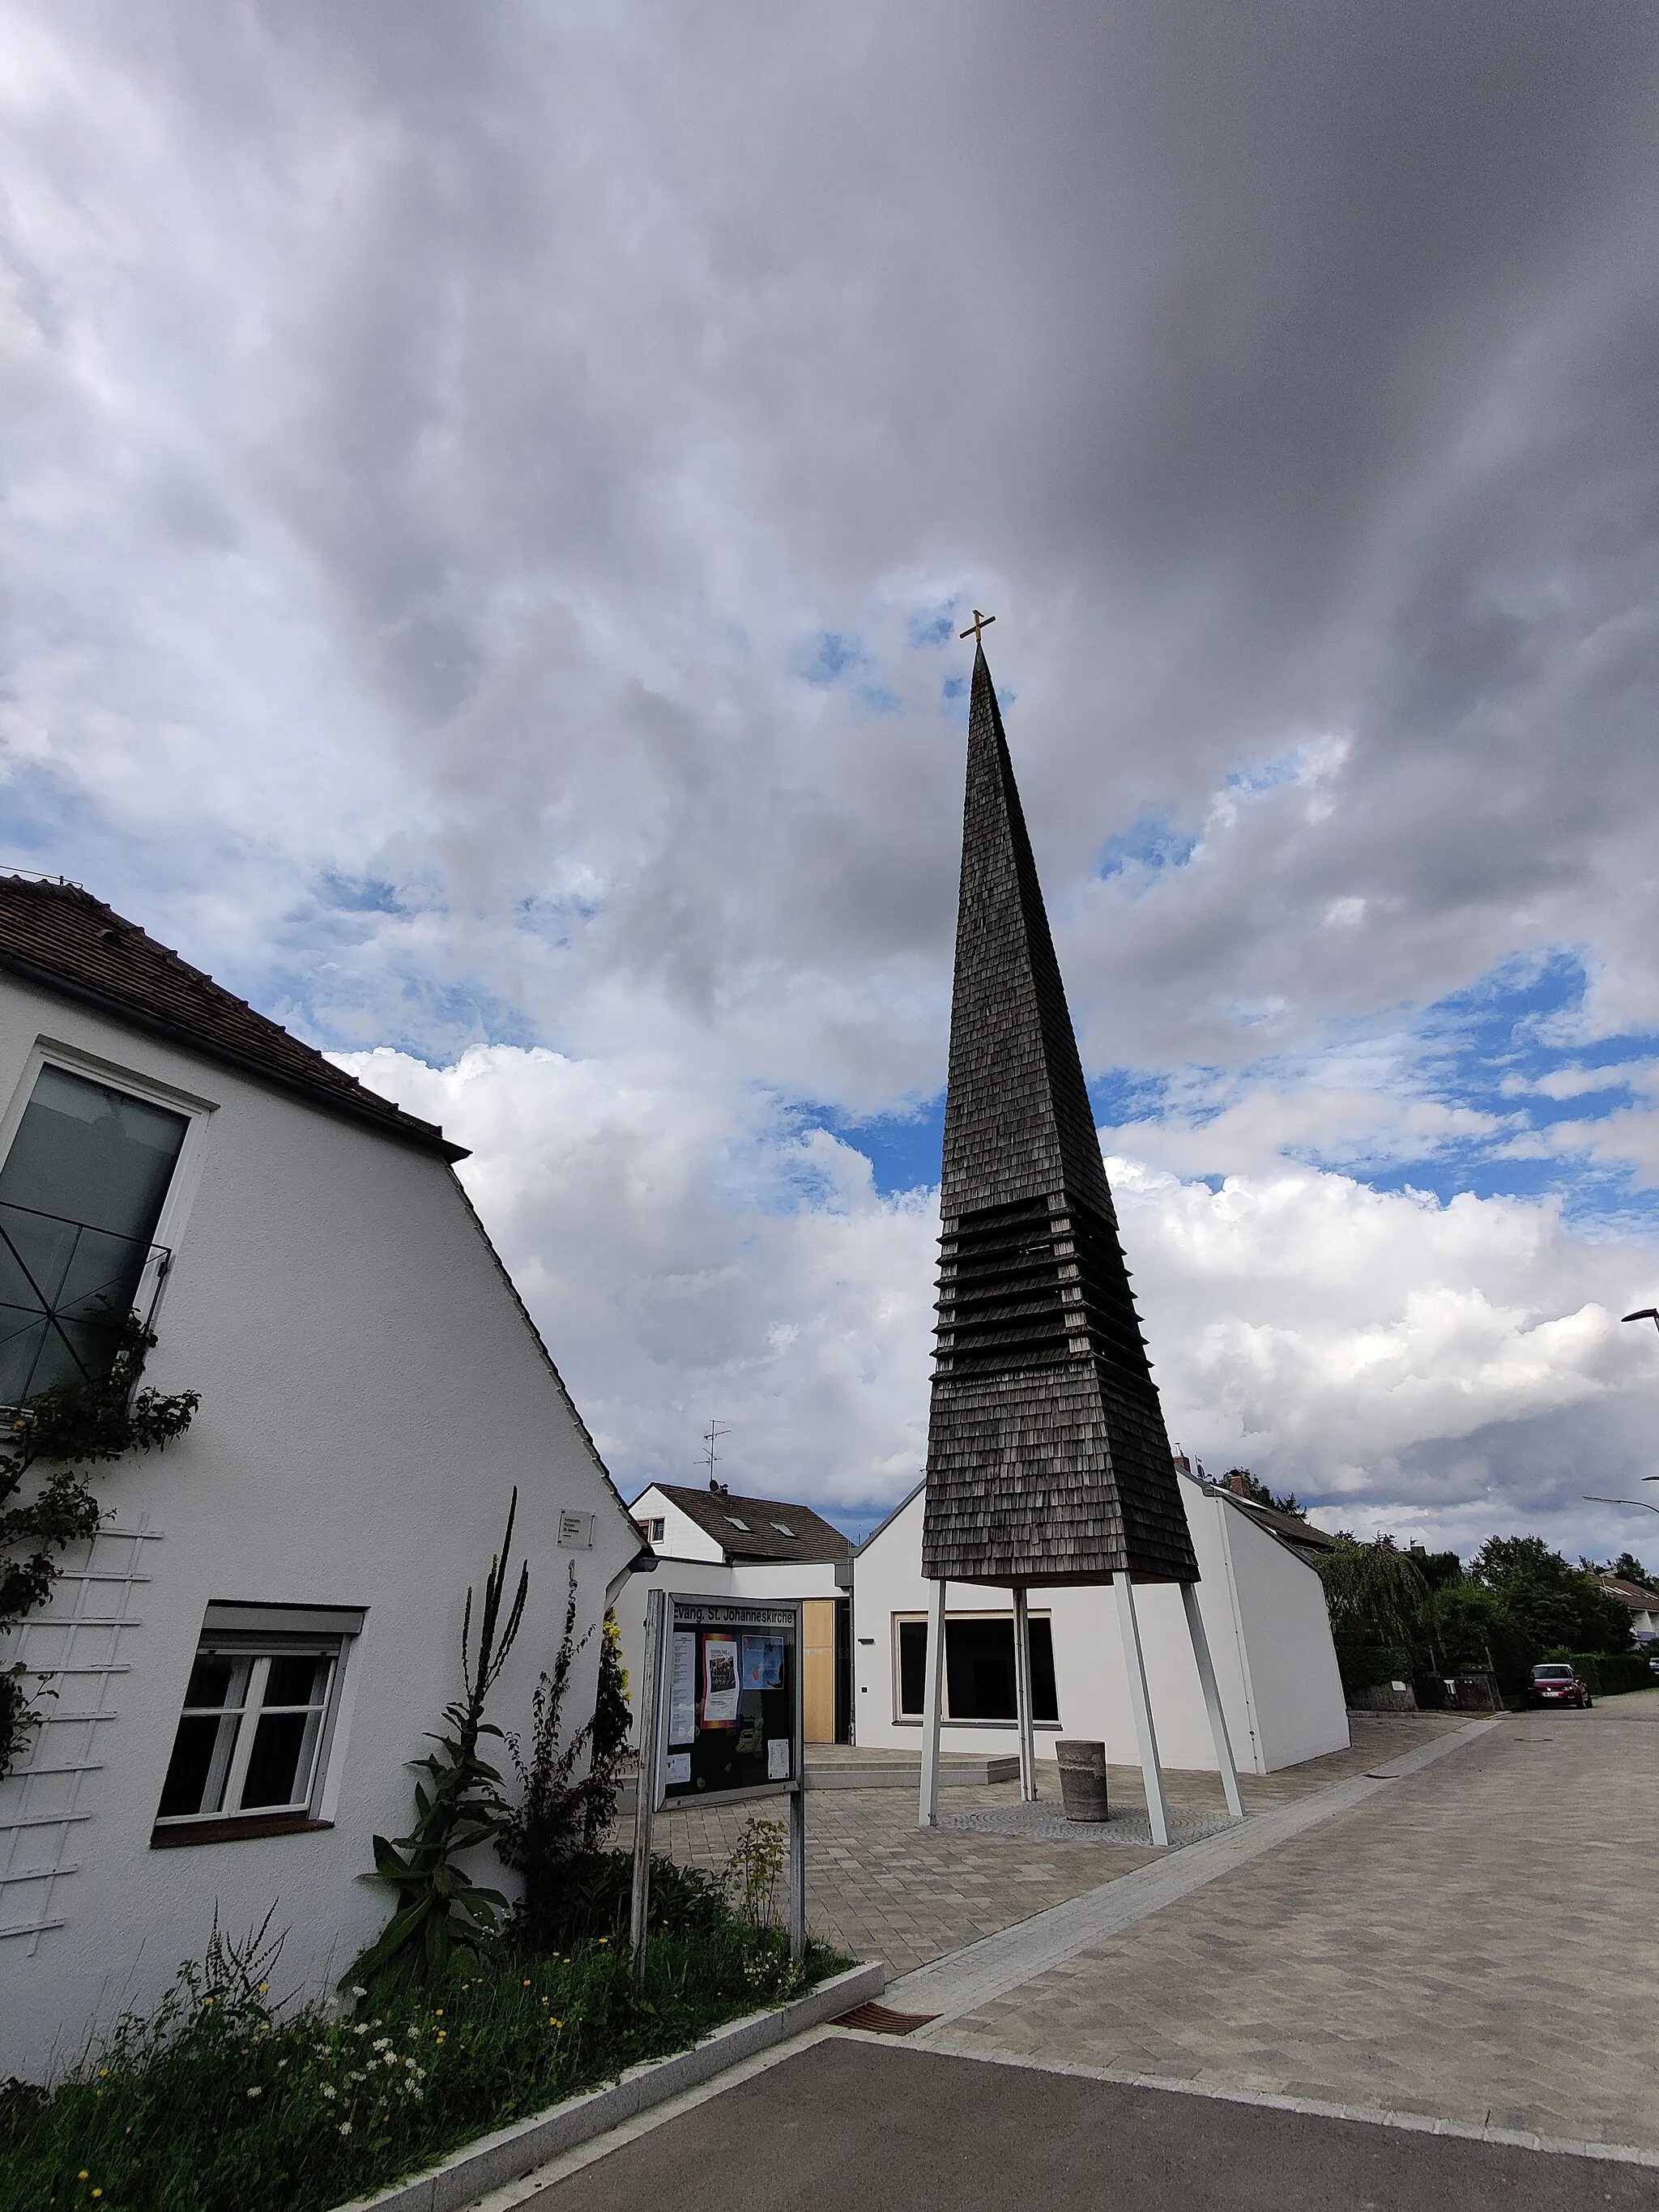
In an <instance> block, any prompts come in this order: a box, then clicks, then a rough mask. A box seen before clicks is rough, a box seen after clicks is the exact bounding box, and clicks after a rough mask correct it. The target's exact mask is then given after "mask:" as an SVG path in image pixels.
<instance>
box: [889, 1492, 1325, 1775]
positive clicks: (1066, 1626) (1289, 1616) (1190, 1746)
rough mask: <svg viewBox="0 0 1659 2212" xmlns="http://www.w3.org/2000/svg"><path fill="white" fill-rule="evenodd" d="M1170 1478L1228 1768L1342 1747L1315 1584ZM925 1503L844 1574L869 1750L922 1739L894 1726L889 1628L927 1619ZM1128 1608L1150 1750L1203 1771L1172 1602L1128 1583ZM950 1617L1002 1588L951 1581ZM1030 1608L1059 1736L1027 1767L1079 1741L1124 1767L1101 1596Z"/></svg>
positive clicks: (967, 1733)
mask: <svg viewBox="0 0 1659 2212" xmlns="http://www.w3.org/2000/svg"><path fill="white" fill-rule="evenodd" d="M1179 1480H1180V1484H1181V1496H1182V1504H1183V1505H1184V1506H1185V1508H1186V1511H1187V1521H1188V1528H1190V1529H1191V1531H1192V1536H1193V1544H1194V1551H1195V1552H1196V1553H1197V1557H1198V1565H1199V1572H1200V1577H1201V1580H1200V1584H1199V1603H1200V1610H1201V1612H1202V1613H1203V1617H1204V1625H1205V1633H1206V1637H1207V1638H1208V1640H1209V1644H1210V1650H1211V1653H1212V1656H1213V1659H1214V1662H1215V1669H1216V1678H1217V1680H1218V1683H1219V1685H1220V1689H1221V1699H1222V1705H1223V1709H1224V1711H1225V1713H1226V1716H1227V1726H1228V1732H1229V1734H1230V1735H1231V1739H1232V1745H1233V1753H1234V1756H1235V1758H1236V1759H1237V1763H1238V1765H1239V1766H1240V1768H1241V1769H1243V1771H1246V1772H1254V1773H1258V1774H1266V1773H1269V1772H1271V1771H1273V1769H1274V1768H1276V1767H1279V1766H1284V1765H1290V1764H1291V1763H1292V1761H1294V1760H1296V1759H1308V1758H1312V1757H1315V1756H1316V1755H1317V1754H1318V1753H1322V1752H1327V1751H1337V1750H1341V1749H1344V1748H1345V1747H1346V1745H1347V1742H1348V1724H1347V1715H1346V1709H1345V1707H1344V1705H1343V1700H1342V1691H1341V1684H1340V1680H1339V1679H1338V1677H1337V1671H1336V1655H1335V1652H1334V1648H1333V1646H1332V1643H1331V1634H1330V1626H1329V1622H1328V1619H1327V1617H1326V1613H1325V1603H1324V1596H1323V1593H1322V1589H1321V1587H1320V1583H1319V1577H1318V1576H1317V1575H1316V1574H1315V1572H1314V1571H1313V1570H1312V1568H1311V1567H1310V1566H1309V1565H1307V1564H1306V1563H1305V1561H1304V1560H1301V1559H1297V1557H1296V1556H1295V1554H1294V1553H1291V1551H1289V1550H1287V1549H1286V1548H1285V1546H1284V1545H1282V1544H1279V1543H1278V1542H1276V1541H1274V1539H1273V1538H1272V1537H1271V1536H1267V1535H1265V1534H1263V1533H1262V1532H1261V1530H1259V1529H1257V1528H1255V1527H1254V1525H1253V1524H1251V1523H1250V1522H1249V1521H1248V1519H1247V1518H1246V1516H1244V1515H1243V1514H1242V1513H1239V1512H1236V1511H1234V1510H1232V1509H1231V1508H1230V1507H1229V1506H1228V1505H1227V1504H1226V1503H1225V1499H1223V1498H1219V1497H1218V1496H1216V1495H1215V1494H1214V1493H1213V1492H1210V1491H1208V1490H1206V1488H1205V1487H1204V1486H1202V1485H1201V1484H1200V1483H1197V1482H1195V1481H1194V1480H1191V1478H1190V1477H1188V1476H1185V1475H1182V1476H1180V1477H1179ZM924 1503H925V1498H924V1494H923V1493H922V1492H917V1494H916V1495H915V1497H914V1498H911V1499H910V1501H909V1502H908V1504H907V1505H906V1506H905V1507H904V1508H903V1509H902V1511H901V1512H900V1513H898V1514H897V1515H896V1516H895V1517H894V1519H893V1520H891V1521H890V1522H889V1523H888V1524H887V1526H886V1527H885V1528H884V1529H882V1530H880V1531H879V1532H878V1534H877V1535H875V1536H873V1537H872V1539H871V1541H870V1542H869V1543H868V1544H867V1545H866V1547H865V1548H864V1550H863V1551H862V1552H860V1554H859V1555H858V1559H857V1560H856V1562H855V1563H854V1586H853V1639H854V1643H853V1653H854V1657H853V1666H854V1725H855V1728H856V1729H857V1740H858V1741H859V1742H860V1744H862V1745H865V1746H872V1745H884V1746H888V1747H894V1748H900V1747H902V1748H906V1749H909V1750H915V1749H916V1748H917V1747H918V1746H919V1745H920V1742H921V1726H920V1723H918V1722H915V1721H908V1720H901V1719H899V1718H898V1717H897V1706H896V1666H897V1641H896V1636H895V1633H894V1628H893V1622H894V1618H895V1616H896V1615H899V1614H906V1615H912V1616H915V1615H920V1614H924V1613H926V1612H927V1603H928V1597H929V1594H930V1589H931V1585H930V1584H929V1583H927V1582H925V1581H924V1580H923V1579H922V1574H921V1522H922V1512H923V1506H924ZM1247 1540H1248V1548H1247V1549H1245V1548H1243V1547H1245V1546H1246V1543H1247ZM1263 1547H1265V1548H1263ZM1241 1552H1242V1555H1243V1559H1244V1565H1243V1571H1242V1572H1241V1571H1238V1566H1237V1562H1238V1558H1239V1556H1240V1555H1241ZM1135 1603H1136V1608H1137V1611H1138V1613H1139V1621H1140V1633H1141V1643H1142V1647H1143V1650H1144V1652H1145V1656H1146V1674H1147V1680H1148V1683H1149V1686H1150V1688H1151V1693H1152V1719H1153V1725H1154V1727H1155V1728H1156V1729H1157V1731H1158V1750H1159V1754H1160V1756H1161V1757H1162V1759H1163V1760H1164V1764H1165V1765H1169V1766H1172V1767H1194V1768H1206V1769H1208V1770H1210V1771H1214V1770H1215V1766H1216V1758H1215V1750H1214V1746H1213V1743H1212V1740H1211V1735H1210V1728H1209V1721H1208V1717H1207V1716H1206V1712H1205V1710H1204V1700H1203V1694H1202V1692H1201V1690H1200V1686H1199V1680H1198V1670H1197V1668H1196V1666H1195V1665H1194V1660H1193V1655H1192V1645H1191V1642H1190V1640H1189V1638H1188V1632H1187V1623H1186V1617H1185V1613H1184V1611H1183V1608H1182V1601H1181V1593H1180V1591H1179V1590H1178V1589H1175V1588H1173V1587H1171V1586H1170V1585H1167V1584H1159V1583H1145V1584H1137V1585H1136V1588H1135ZM946 1606H947V1608H948V1610H949V1611H950V1612H951V1613H955V1614H966V1613H1002V1614H1005V1615H1006V1614H1009V1613H1011V1610H1012V1608H1011V1604H1010V1601H1009V1598H1008V1595H1007V1594H1006V1592H1005V1591H1001V1590H997V1589H987V1588H981V1587H977V1586H975V1585H973V1584H970V1583H951V1586H950V1589H949V1590H948V1593H947V1595H946ZM1030 1607H1031V1611H1032V1613H1033V1614H1034V1615H1041V1614H1043V1613H1046V1614H1048V1617H1049V1620H1050V1622H1051V1633H1052V1636H1053V1639H1054V1678H1055V1686H1056V1688H1057V1690H1058V1692H1059V1704H1060V1726H1059V1727H1058V1728H1054V1727H1040V1728H1039V1729H1038V1733H1037V1755H1038V1757H1039V1758H1040V1759H1041V1758H1052V1757H1053V1756H1054V1753H1053V1750H1052V1745H1053V1742H1054V1738H1055V1737H1056V1736H1059V1735H1067V1736H1081V1737H1084V1738H1099V1739H1102V1740H1103V1741H1104V1742H1105V1745H1106V1748H1107V1756H1108V1757H1109V1759H1113V1760H1121V1761H1123V1762H1125V1763H1130V1764H1132V1763H1133V1762H1134V1760H1135V1759H1136V1758H1137V1756H1138V1754H1137V1751H1136V1747H1135V1737H1134V1721H1133V1713H1132V1711H1131V1709H1130V1705H1129V1697H1128V1684H1127V1676H1126V1674H1125V1671H1124V1665H1123V1653H1122V1645H1121V1641H1120V1638H1119V1633H1118V1624H1117V1611H1116V1601H1115V1597H1114V1595H1113V1593H1112V1591H1111V1589H1110V1588H1109V1587H1108V1588H1104V1589H1052V1590H1043V1589H1033V1590H1032V1591H1031V1593H1030ZM1014 1737H1015V1728H1014V1723H1012V1721H1006V1722H994V1721H992V1722H985V1721H980V1722H968V1723H951V1724H948V1725H947V1726H946V1727H945V1729H943V1731H942V1732H941V1740H942V1742H943V1745H944V1747H945V1749H946V1750H947V1751H964V1752H965V1751H976V1752H981V1753H982V1752H984V1751H986V1750H987V1749H997V1748H1000V1747H1006V1748H1008V1749H1012V1747H1013V1744H1014Z"/></svg>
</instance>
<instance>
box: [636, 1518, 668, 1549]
mask: <svg viewBox="0 0 1659 2212" xmlns="http://www.w3.org/2000/svg"><path fill="white" fill-rule="evenodd" d="M634 1526H635V1528H637V1529H638V1530H639V1532H640V1534H641V1536H643V1537H644V1538H645V1541H646V1542H647V1544H660V1543H661V1541H662V1538H663V1530H664V1528H665V1526H666V1516H664V1515H662V1514H660V1513H659V1514H655V1515H645V1514H641V1516H640V1518H639V1519H638V1520H637V1521H635V1523H634Z"/></svg>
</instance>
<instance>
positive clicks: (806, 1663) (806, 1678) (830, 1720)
mask: <svg viewBox="0 0 1659 2212" xmlns="http://www.w3.org/2000/svg"><path fill="white" fill-rule="evenodd" d="M801 1638H802V1641H803V1643H804V1644H805V1656H804V1660H803V1664H802V1667H801V1703H802V1706H803V1708H804V1711H803V1715H802V1717H803V1720H804V1722H805V1731H806V1741H808V1743H833V1742H834V1741H835V1740H836V1601H835V1599H834V1598H832V1597H809V1598H807V1599H805V1601H803V1603H802V1605H801Z"/></svg>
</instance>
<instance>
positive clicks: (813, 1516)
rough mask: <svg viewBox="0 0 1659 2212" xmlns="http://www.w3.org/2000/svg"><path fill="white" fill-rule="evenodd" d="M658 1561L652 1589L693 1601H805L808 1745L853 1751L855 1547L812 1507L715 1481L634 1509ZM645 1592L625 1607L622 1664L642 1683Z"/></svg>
mask: <svg viewBox="0 0 1659 2212" xmlns="http://www.w3.org/2000/svg"><path fill="white" fill-rule="evenodd" d="M629 1511H630V1512H631V1513H632V1514H633V1516H634V1521H635V1526H636V1527H637V1528H638V1529H639V1531H640V1534H641V1535H642V1536H643V1537H644V1538H645V1539H646V1540H647V1542H648V1543H649V1544H650V1546H651V1548H652V1550H653V1552H654V1553H656V1554H657V1558H658V1561H659V1571H658V1573H657V1576H656V1578H655V1581H654V1583H653V1587H654V1588H657V1589H667V1590H677V1591H678V1592H679V1593H680V1595H682V1596H685V1597H709V1596H719V1597H759V1598H802V1599H804V1600H805V1607H804V1610H803V1614H802V1620H801V1629H802V1638H803V1642H804V1644H805V1653H804V1656H803V1661H802V1667H801V1687H802V1695H803V1705H804V1713H803V1718H804V1721H805V1731H806V1741H808V1743H845V1742H846V1741H848V1728H849V1720H850V1713H851V1706H852V1648H851V1628H850V1621H849V1611H850V1608H849V1604H848V1591H849V1588H850V1584H851V1579H852V1576H851V1560H852V1555H853V1547H852V1545H851V1543H850V1542H849V1541H848V1539H847V1538H846V1537H845V1536H843V1535H842V1533H841V1531H840V1529H839V1528H832V1527H831V1526H830V1524H829V1522H827V1521H825V1520H824V1519H823V1517H822V1516H820V1515H818V1514H817V1513H815V1512H814V1511H813V1510H812V1509H811V1506H810V1505H796V1504H792V1503H791V1502H790V1501H789V1500H788V1499H787V1498H743V1497H734V1496H733V1495H732V1493H731V1492H729V1491H728V1490H726V1488H725V1487H724V1486H721V1485H717V1484H715V1483H714V1482H712V1481H711V1482H710V1483H709V1484H708V1486H706V1487H704V1488H702V1489H697V1488H694V1487H690V1486H687V1485H684V1484H681V1483H673V1482H653V1484H652V1485H651V1486H650V1487H649V1488H648V1489H647V1490H643V1491H641V1493H640V1495H639V1496H638V1497H637V1498H635V1500H634V1503H633V1504H632V1505H631V1506H630V1507H629ZM646 1597H647V1590H646V1586H645V1584H644V1583H635V1584H634V1585H633V1586H631V1587H630V1588H629V1589H627V1590H625V1591H624V1592H623V1595H622V1597H621V1598H620V1599H619V1601H618V1602H617V1626H618V1627H619V1628H620V1629H621V1631H622V1640H623V1661H624V1662H625V1664H626V1665H627V1668H628V1670H629V1679H630V1680H632V1681H635V1682H637V1681H638V1680H640V1679H641V1671H640V1670H641V1668H642V1666H643V1664H644V1656H645V1612H646Z"/></svg>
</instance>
